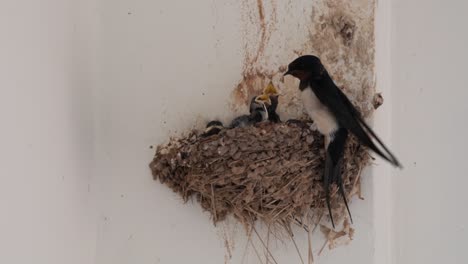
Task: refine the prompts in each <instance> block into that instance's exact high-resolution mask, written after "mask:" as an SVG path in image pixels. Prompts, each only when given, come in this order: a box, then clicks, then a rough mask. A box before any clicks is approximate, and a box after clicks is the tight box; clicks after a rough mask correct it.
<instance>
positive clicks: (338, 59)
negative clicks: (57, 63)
mask: <svg viewBox="0 0 468 264" xmlns="http://www.w3.org/2000/svg"><path fill="white" fill-rule="evenodd" d="M374 8H375V0H358V1H345V0H317V1H280V0H243V1H242V2H241V12H242V14H241V19H242V23H241V27H242V28H241V30H242V36H243V47H244V48H243V52H244V60H243V71H242V78H241V80H240V81H239V83H238V85H237V86H236V87H235V88H234V91H233V97H232V98H233V99H232V101H231V106H232V109H233V110H234V111H236V112H245V109H246V107H247V104H248V102H249V101H250V98H252V97H253V96H255V95H256V94H258V93H260V92H261V90H262V89H263V88H264V87H265V86H266V85H267V84H268V82H269V81H270V80H272V81H273V83H274V84H275V85H276V86H277V87H279V89H280V92H281V94H282V95H281V97H280V105H279V112H280V114H281V116H282V117H283V119H286V118H291V117H296V118H297V117H304V116H305V115H304V111H303V109H302V105H301V102H300V100H299V94H298V89H297V85H298V83H297V81H296V80H295V79H294V78H290V77H287V78H283V77H282V74H283V73H284V71H285V70H286V67H287V64H288V63H289V62H290V61H292V60H293V59H295V58H296V57H297V56H299V55H305V54H314V55H317V56H319V57H320V58H321V60H322V62H323V63H324V65H325V67H326V68H327V69H328V71H329V72H330V74H331V75H332V77H333V79H334V80H335V82H336V83H337V85H338V86H339V87H340V88H342V89H343V91H344V92H345V93H346V94H347V95H348V96H349V97H350V99H351V100H352V101H353V102H354V103H355V105H356V106H357V107H358V108H359V109H360V110H361V112H363V114H364V115H366V116H367V115H370V114H371V113H372V110H373V106H372V99H373V97H374V94H375V74H374V51H375V47H374ZM297 17H299V18H300V19H297ZM298 21H299V23H298Z"/></svg>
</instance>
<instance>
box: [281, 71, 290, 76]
mask: <svg viewBox="0 0 468 264" xmlns="http://www.w3.org/2000/svg"><path fill="white" fill-rule="evenodd" d="M286 75H291V71H290V70H288V71H286V72H285V73H284V74H283V76H286Z"/></svg>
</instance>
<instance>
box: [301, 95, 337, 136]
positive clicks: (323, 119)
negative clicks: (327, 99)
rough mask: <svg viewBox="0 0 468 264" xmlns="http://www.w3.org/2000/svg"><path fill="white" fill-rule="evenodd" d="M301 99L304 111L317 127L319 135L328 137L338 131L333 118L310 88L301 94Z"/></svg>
mask: <svg viewBox="0 0 468 264" xmlns="http://www.w3.org/2000/svg"><path fill="white" fill-rule="evenodd" d="M301 97H302V103H303V105H304V108H305V110H306V111H307V113H308V114H309V116H310V118H312V120H313V121H314V123H315V124H316V125H317V129H318V131H319V132H320V133H322V134H323V135H330V134H332V133H333V132H335V131H336V130H337V129H338V123H337V122H336V119H335V117H334V116H333V115H332V113H331V112H330V111H329V110H328V107H326V106H325V105H323V104H322V103H321V102H320V100H319V99H318V98H317V96H316V95H315V93H314V91H312V88H310V87H307V88H305V89H304V90H303V91H302V92H301Z"/></svg>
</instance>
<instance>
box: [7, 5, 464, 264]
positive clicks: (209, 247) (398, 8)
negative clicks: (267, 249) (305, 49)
mask: <svg viewBox="0 0 468 264" xmlns="http://www.w3.org/2000/svg"><path fill="white" fill-rule="evenodd" d="M194 2H195V1H189V2H186V3H183V4H179V3H176V2H174V1H159V2H154V1H145V0H140V1H125V0H119V1H111V0H101V1H93V0H86V1H72V0H65V1H64V0H61V1H59V0H44V1H40V3H39V2H38V1H28V0H23V1H13V0H6V1H2V2H1V4H0V28H1V32H2V35H1V37H0V38H1V41H0V47H1V48H0V55H1V56H0V57H1V58H2V60H1V62H0V87H1V88H0V89H1V92H2V96H1V97H0V120H2V125H1V132H0V135H1V139H0V145H1V146H2V150H1V151H0V179H1V180H2V184H1V185H0V208H1V211H0V212H1V213H0V232H1V236H0V248H1V250H0V263H21V264H22V263H33V262H34V263H44V264H45V263H47V264H55V263H57V264H58V263H113V264H114V263H183V262H187V261H188V260H190V262H191V263H220V262H223V261H224V260H225V252H226V251H225V248H224V245H223V243H224V236H225V234H229V233H232V232H226V231H223V228H217V229H215V228H213V226H212V224H211V223H210V222H209V219H208V216H207V215H206V214H205V213H203V212H201V209H200V207H199V206H198V205H196V204H186V205H184V204H182V203H181V201H180V199H179V198H178V197H177V196H176V195H174V194H173V193H172V192H171V191H170V190H168V189H167V188H165V187H164V186H162V185H160V184H159V183H156V182H154V181H153V180H152V179H151V178H150V176H149V170H148V169H147V163H148V161H149V159H150V158H151V156H152V154H153V150H150V149H149V148H148V147H149V145H152V144H155V143H161V142H163V141H164V140H165V139H166V137H167V135H168V134H170V133H173V132H175V133H178V132H180V131H183V130H185V129H186V128H188V127H191V126H192V121H193V120H194V118H195V119H196V118H197V116H196V114H194V113H199V114H201V115H203V116H204V117H208V118H212V117H218V116H220V117H227V116H229V107H228V106H227V105H226V103H225V102H226V101H227V100H228V97H229V93H230V91H231V88H232V87H233V86H234V85H235V84H236V83H237V82H238V81H239V78H240V76H239V75H240V72H241V64H242V62H241V59H242V52H241V50H242V43H240V42H239V38H240V33H239V32H238V29H239V21H240V20H241V19H242V17H241V16H240V13H241V11H242V10H240V9H239V6H238V5H237V1H226V2H224V4H223V5H219V4H218V5H216V4H215V1H212V2H210V1H198V2H197V3H196V4H195V3H194ZM216 3H217V2H216ZM467 7H468V5H467V4H465V3H464V2H462V1H457V2H455V1H452V3H450V4H447V3H443V2H442V1H422V0H419V1H403V0H394V1H393V4H390V3H389V2H388V1H380V3H379V5H378V16H377V25H376V26H377V40H376V43H377V67H378V68H377V69H378V72H377V77H378V84H379V86H378V89H379V90H380V91H383V92H384V97H385V99H386V103H385V104H384V106H383V107H382V108H381V109H380V110H379V111H378V112H377V115H376V117H377V120H376V126H377V130H378V131H379V134H380V135H382V137H383V138H384V139H386V140H389V139H390V137H391V139H392V140H391V142H390V141H388V142H389V143H390V144H389V145H391V146H392V149H394V151H395V152H396V153H397V154H398V156H399V157H400V159H401V160H402V161H403V162H404V165H405V169H404V170H402V171H394V170H392V169H390V168H389V167H388V166H386V165H381V166H378V167H377V169H374V170H373V172H374V174H375V175H376V176H382V177H379V178H377V177H374V178H373V180H372V181H371V182H370V181H365V186H366V188H365V191H366V192H367V193H366V194H367V196H366V198H368V199H367V200H366V201H364V202H359V203H353V204H352V210H353V213H354V215H355V216H356V217H355V220H356V225H355V226H356V228H357V231H358V233H357V235H356V239H355V241H353V243H352V244H351V245H350V246H348V247H344V248H339V249H337V250H335V251H333V252H332V253H325V254H324V255H323V256H322V257H321V259H320V263H338V262H340V261H348V262H355V263H390V261H391V263H441V262H447V263H464V262H467V261H468V258H467V257H466V256H465V255H464V254H463V253H464V252H463V250H464V249H465V248H466V246H467V245H468V241H467V239H466V237H467V235H468V234H467V230H466V224H465V223H466V222H467V220H468V213H466V210H464V205H465V204H467V203H468V195H467V194H465V190H464V188H465V186H466V185H467V183H468V182H467V181H468V180H467V179H466V177H465V176H466V173H465V172H464V167H463V164H464V154H465V153H464V152H465V151H464V150H465V149H466V148H467V147H468V143H467V141H466V140H463V136H464V135H466V134H467V132H468V131H467V130H468V126H466V125H465V119H466V118H465V116H464V114H465V113H467V110H468V109H467V108H468V107H467V104H466V103H465V102H464V101H465V100H464V96H466V92H465V88H466V84H465V83H464V80H463V79H462V77H463V76H464V74H465V73H464V69H465V68H466V67H465V61H466V59H468V52H467V51H466V47H467V46H468V45H467V44H468V43H467V42H468V38H466V35H465V31H466V29H465V25H466V24H467V22H468V21H467V20H468V19H467V18H464V17H465V14H464V11H465V10H466V9H467ZM194 10H196V11H194ZM387 11H391V13H389V12H387ZM290 12H297V11H296V10H290ZM187 17H189V18H190V23H188V24H187V23H185V24H182V23H181V22H180V21H181V20H183V19H186V18H187ZM300 18H301V17H300V16H295V17H294V19H300ZM285 21H286V20H285ZM287 21H290V20H287ZM293 23H294V22H293ZM213 25H215V27H214V28H213ZM210 27H211V30H212V31H209V30H208V29H210ZM285 32H286V31H285ZM289 33H290V32H289ZM299 33H300V30H298V31H295V33H294V34H299ZM291 39H296V38H291ZM159 47H164V49H159ZM174 69H177V71H174ZM237 73H239V74H237ZM387 73H390V75H388V74H387ZM181 76H183V78H182V77H181ZM213 76H214V77H213ZM97 77H100V78H97ZM221 87H222V88H221ZM175 102H177V110H174V104H175ZM207 102H210V103H207ZM219 111H221V112H220V113H219ZM93 119H94V122H93ZM200 120H201V121H203V119H202V118H198V121H197V122H200ZM390 127H392V129H388V128H390ZM379 164H383V162H379ZM387 174H394V175H392V176H394V177H393V179H392V178H389V177H388V175H387ZM92 175H95V177H92ZM391 180H394V181H393V184H392V188H391V190H392V193H389V192H388V188H387V187H388V185H390V183H391ZM371 184H372V186H371ZM373 190H375V192H373ZM390 207H391V208H392V210H389V208H390ZM389 227H391V229H389ZM392 231H394V232H392ZM241 232H243V230H242V229H241V228H238V229H237V235H234V236H235V237H237V238H238V240H237V243H236V246H235V252H234V257H233V259H232V263H239V262H240V259H241V258H242V254H243V250H244V249H243V247H244V244H243V243H244V242H245V241H243V240H242V239H241V238H240V237H242V235H241ZM200 238H202V239H200ZM297 239H298V243H299V245H300V246H301V247H304V246H305V244H306V238H304V237H300V236H299V237H298V238H297ZM251 254H252V252H251ZM274 254H276V255H278V256H279V257H278V259H279V260H280V263H285V262H287V261H293V262H298V259H297V255H296V253H295V250H294V249H293V248H291V247H287V248H283V246H282V245H279V248H276V250H275V252H274ZM246 263H256V259H255V258H254V257H252V255H251V256H250V257H249V259H248V260H247V261H246Z"/></svg>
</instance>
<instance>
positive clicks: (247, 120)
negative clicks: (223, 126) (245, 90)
mask: <svg viewBox="0 0 468 264" xmlns="http://www.w3.org/2000/svg"><path fill="white" fill-rule="evenodd" d="M269 105H271V100H270V98H269V97H268V96H267V95H265V94H262V95H259V96H256V97H254V98H252V100H251V102H250V107H249V108H250V114H249V115H241V116H239V117H236V118H234V120H232V122H231V125H230V128H235V127H246V126H251V125H253V124H256V123H259V122H263V121H266V120H268V110H267V107H268V106H269Z"/></svg>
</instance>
